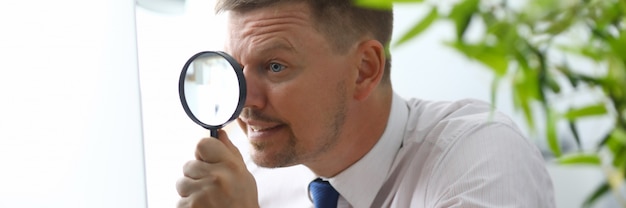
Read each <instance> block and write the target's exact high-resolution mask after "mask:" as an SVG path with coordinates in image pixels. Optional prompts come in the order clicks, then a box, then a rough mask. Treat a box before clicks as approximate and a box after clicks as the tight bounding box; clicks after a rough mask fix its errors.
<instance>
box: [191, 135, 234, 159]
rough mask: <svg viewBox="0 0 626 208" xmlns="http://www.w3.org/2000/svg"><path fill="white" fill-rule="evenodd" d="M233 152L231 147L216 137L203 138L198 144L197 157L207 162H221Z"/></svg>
mask: <svg viewBox="0 0 626 208" xmlns="http://www.w3.org/2000/svg"><path fill="white" fill-rule="evenodd" d="M231 154H232V153H231V151H230V149H229V148H228V147H226V145H225V144H224V143H223V142H222V141H220V140H217V139H215V138H203V139H201V140H200V141H199V142H198V145H196V159H197V160H201V161H204V162H207V163H218V162H221V161H223V160H225V159H227V158H228V157H230V155H231Z"/></svg>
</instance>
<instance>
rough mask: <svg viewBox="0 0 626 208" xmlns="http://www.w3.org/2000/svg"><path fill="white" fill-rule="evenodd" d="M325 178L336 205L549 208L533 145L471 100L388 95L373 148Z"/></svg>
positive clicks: (549, 194)
mask: <svg viewBox="0 0 626 208" xmlns="http://www.w3.org/2000/svg"><path fill="white" fill-rule="evenodd" d="M325 179H326V180H329V181H330V183H331V184H332V185H333V187H335V189H337V191H338V192H339V193H340V194H341V196H340V198H339V202H338V206H339V207H355V208H365V207H428V208H430V207H533V208H541V207H555V203H554V193H553V192H554V191H553V187H552V182H551V179H550V176H549V175H548V172H547V171H546V168H545V163H544V160H543V158H542V156H541V154H540V152H539V150H538V149H537V147H536V146H535V145H533V144H532V143H530V142H529V141H528V140H527V139H526V138H525V137H524V136H523V135H522V134H521V133H520V131H519V130H518V129H517V127H516V126H515V124H514V123H513V122H512V121H511V120H510V119H509V118H507V117H506V116H505V115H503V114H501V113H498V112H493V113H492V112H491V109H490V106H489V105H488V104H487V103H484V102H480V101H476V100H460V101H456V102H433V101H424V100H418V99H411V100H408V101H406V100H404V99H402V98H401V97H399V96H398V95H396V94H394V97H393V101H392V107H391V115H390V117H389V120H388V123H387V127H386V129H385V132H384V133H383V136H382V137H381V139H380V140H379V141H378V143H377V144H376V145H375V146H374V147H373V148H372V150H371V151H370V152H369V153H367V154H366V155H365V156H364V157H363V158H361V159H360V160H359V161H357V162H356V163H355V164H353V165H352V166H350V167H349V168H348V169H346V170H344V171H343V172H341V173H340V174H338V175H337V176H335V177H333V178H325Z"/></svg>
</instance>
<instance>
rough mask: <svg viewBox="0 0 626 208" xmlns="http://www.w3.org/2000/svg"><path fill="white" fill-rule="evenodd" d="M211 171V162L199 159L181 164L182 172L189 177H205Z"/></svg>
mask: <svg viewBox="0 0 626 208" xmlns="http://www.w3.org/2000/svg"><path fill="white" fill-rule="evenodd" d="M210 171H211V164H209V163H206V162H203V161H200V160H190V161H188V162H187V163H185V165H183V174H184V175H185V177H189V178H191V179H196V180H197V179H201V178H204V177H207V176H208V175H209V174H210Z"/></svg>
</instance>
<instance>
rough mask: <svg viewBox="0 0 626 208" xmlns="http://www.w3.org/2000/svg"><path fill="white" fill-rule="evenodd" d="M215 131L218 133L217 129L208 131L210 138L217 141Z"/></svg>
mask: <svg viewBox="0 0 626 208" xmlns="http://www.w3.org/2000/svg"><path fill="white" fill-rule="evenodd" d="M217 131H218V130H217V129H209V132H210V135H211V137H213V138H216V139H217Z"/></svg>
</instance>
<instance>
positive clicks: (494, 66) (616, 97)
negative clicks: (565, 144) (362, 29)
mask: <svg viewBox="0 0 626 208" xmlns="http://www.w3.org/2000/svg"><path fill="white" fill-rule="evenodd" d="M407 2H411V3H420V4H422V5H423V6H425V7H428V8H430V12H428V13H427V14H426V15H425V16H424V17H423V18H422V19H421V20H419V21H417V23H416V24H415V25H414V26H413V27H412V28H411V29H410V30H409V31H407V32H406V33H405V34H404V35H403V36H401V38H399V39H398V40H397V41H396V42H394V43H392V46H391V47H398V46H401V45H403V44H404V43H406V42H407V41H409V40H412V39H414V38H416V37H418V36H419V35H420V34H421V33H422V32H424V31H426V30H427V29H428V28H429V27H430V26H431V25H432V24H433V23H435V22H451V23H453V25H454V27H455V28H456V36H455V37H456V38H455V39H453V40H450V41H449V42H446V43H445V44H447V45H448V46H450V47H452V48H454V49H456V51H458V52H460V53H462V54H464V55H465V56H467V57H468V58H470V59H471V60H475V61H477V62H480V63H482V64H483V65H484V66H485V67H486V68H488V69H490V70H491V72H493V74H494V75H495V79H494V82H493V85H492V89H491V91H492V100H491V101H492V103H494V104H495V95H496V93H495V92H496V91H497V88H498V85H499V84H501V82H503V81H506V83H508V84H511V85H512V86H513V87H512V89H513V92H512V94H513V99H514V104H515V109H517V110H519V111H520V112H521V113H522V114H523V115H524V118H525V120H526V122H527V124H528V126H529V127H530V130H531V133H532V135H535V136H538V135H542V136H540V137H545V138H546V141H547V144H548V146H549V148H550V150H551V152H552V153H553V154H554V156H555V157H556V158H557V159H556V161H557V162H558V163H560V164H585V165H593V166H597V167H600V168H602V169H603V170H605V173H606V176H607V177H606V180H605V182H604V183H603V184H602V185H601V186H600V187H598V188H597V189H596V190H595V192H594V193H593V194H592V195H590V196H589V197H588V198H587V199H586V201H585V204H584V206H585V207H589V206H591V205H593V203H594V202H595V201H596V200H597V199H598V198H599V197H600V196H603V195H605V194H607V193H610V191H612V193H613V195H614V196H615V198H616V199H617V200H618V201H619V202H620V203H621V204H622V205H623V206H624V207H626V199H625V196H623V192H621V191H623V190H624V189H623V184H624V178H626V0H526V1H524V2H523V5H520V6H512V5H509V4H508V3H507V1H506V0H482V1H480V0H459V1H454V2H440V1H436V0H433V1H424V0H355V3H356V4H357V5H361V6H365V7H371V8H377V9H388V8H391V7H392V5H393V3H407ZM444 4H445V5H446V6H448V7H444V6H442V5H444ZM450 5H452V7H449V6H450ZM446 8H449V9H446ZM472 26H474V27H476V26H478V28H483V31H481V35H480V36H479V37H478V38H476V37H471V38H470V37H468V35H467V33H466V31H467V30H468V28H470V27H472ZM572 60H578V61H581V60H582V61H586V62H588V63H592V64H586V65H579V64H572ZM580 94H594V95H596V96H595V97H596V98H597V99H594V100H593V101H592V102H589V103H584V104H583V105H582V106H581V105H580V103H576V102H574V103H567V104H566V105H565V106H567V108H562V107H561V108H559V107H557V105H558V106H563V99H562V98H564V97H572V96H577V95H580ZM537 112H539V113H537ZM538 115H539V116H538ZM597 116H605V117H610V118H611V119H612V121H613V126H612V127H611V130H610V131H609V132H607V133H606V135H605V136H604V137H603V138H601V139H600V141H599V142H598V144H597V145H596V146H595V147H593V148H582V147H581V138H579V134H578V129H577V128H578V127H577V125H576V123H577V122H579V121H581V120H583V119H587V118H589V117H597ZM538 121H542V122H538ZM560 124H566V125H560ZM538 125H545V126H541V127H542V128H541V129H543V131H542V132H540V133H538V132H537V129H540V128H538V127H539V126H538ZM563 126H565V129H563ZM561 132H569V134H571V135H572V137H573V138H574V140H575V141H576V143H577V145H578V149H577V150H576V151H570V152H562V150H561V149H562V148H561V145H560V142H559V140H561V139H563V138H562V137H564V136H563V135H559V134H560V133H561ZM583 139H589V138H583Z"/></svg>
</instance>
